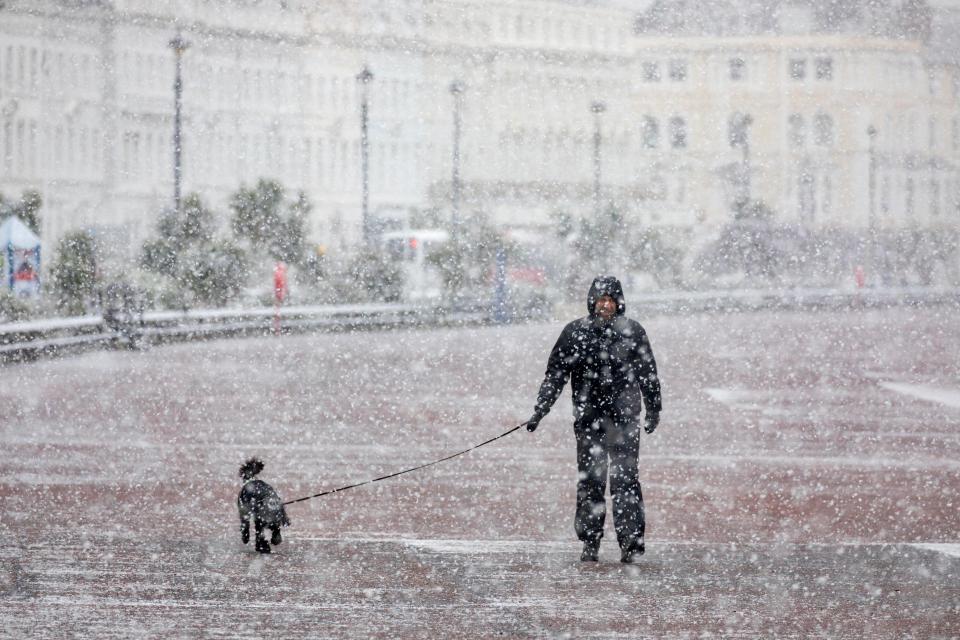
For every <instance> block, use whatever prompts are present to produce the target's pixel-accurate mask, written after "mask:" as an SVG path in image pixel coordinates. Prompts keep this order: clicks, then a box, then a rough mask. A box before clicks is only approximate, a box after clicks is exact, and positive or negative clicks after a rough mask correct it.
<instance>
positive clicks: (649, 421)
mask: <svg viewBox="0 0 960 640" xmlns="http://www.w3.org/2000/svg"><path fill="white" fill-rule="evenodd" d="M658 424H660V414H659V413H650V412H649V411H648V412H647V417H646V419H645V420H644V421H643V430H644V431H646V432H647V433H653V432H654V430H655V429H656V428H657V425H658Z"/></svg>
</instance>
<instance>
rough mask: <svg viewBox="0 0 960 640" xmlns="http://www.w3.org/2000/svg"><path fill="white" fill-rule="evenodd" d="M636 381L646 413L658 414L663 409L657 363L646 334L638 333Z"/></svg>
mask: <svg viewBox="0 0 960 640" xmlns="http://www.w3.org/2000/svg"><path fill="white" fill-rule="evenodd" d="M637 356H638V367H637V379H638V380H639V381H640V391H641V393H643V404H644V406H645V407H646V409H647V412H648V413H660V410H661V409H662V408H663V407H662V405H661V403H660V377H659V376H658V375H657V361H656V359H655V358H654V357H653V349H652V348H651V347H650V339H649V338H647V332H646V331H643V330H641V331H640V340H639V341H638V342H637Z"/></svg>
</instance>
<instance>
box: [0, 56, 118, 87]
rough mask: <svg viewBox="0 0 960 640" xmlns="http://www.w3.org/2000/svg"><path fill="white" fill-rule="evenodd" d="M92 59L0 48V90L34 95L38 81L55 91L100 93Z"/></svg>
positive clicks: (38, 85)
mask: <svg viewBox="0 0 960 640" xmlns="http://www.w3.org/2000/svg"><path fill="white" fill-rule="evenodd" d="M96 76H97V70H96V64H95V60H94V57H93V56H92V55H90V54H88V53H76V52H65V51H58V50H47V49H40V48H38V47H31V46H27V45H14V44H7V45H6V46H0V87H8V88H10V89H17V90H19V91H23V92H30V93H36V92H37V91H39V88H40V84H41V82H47V83H49V85H50V86H52V87H54V88H55V90H56V91H58V92H65V91H71V92H82V93H88V92H90V91H93V92H97V91H99V83H98V82H97V81H96V80H97V78H96Z"/></svg>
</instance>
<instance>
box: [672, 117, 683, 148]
mask: <svg viewBox="0 0 960 640" xmlns="http://www.w3.org/2000/svg"><path fill="white" fill-rule="evenodd" d="M670 146H671V147H673V148H674V149H686V148H687V123H686V121H684V119H683V118H680V117H676V118H670Z"/></svg>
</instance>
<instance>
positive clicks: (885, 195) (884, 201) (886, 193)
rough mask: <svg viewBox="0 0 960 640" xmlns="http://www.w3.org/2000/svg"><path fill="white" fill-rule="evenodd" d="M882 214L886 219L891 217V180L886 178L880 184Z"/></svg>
mask: <svg viewBox="0 0 960 640" xmlns="http://www.w3.org/2000/svg"><path fill="white" fill-rule="evenodd" d="M880 213H882V214H883V217H884V218H887V217H889V216H890V179H889V178H884V179H883V181H882V182H881V183H880Z"/></svg>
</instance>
